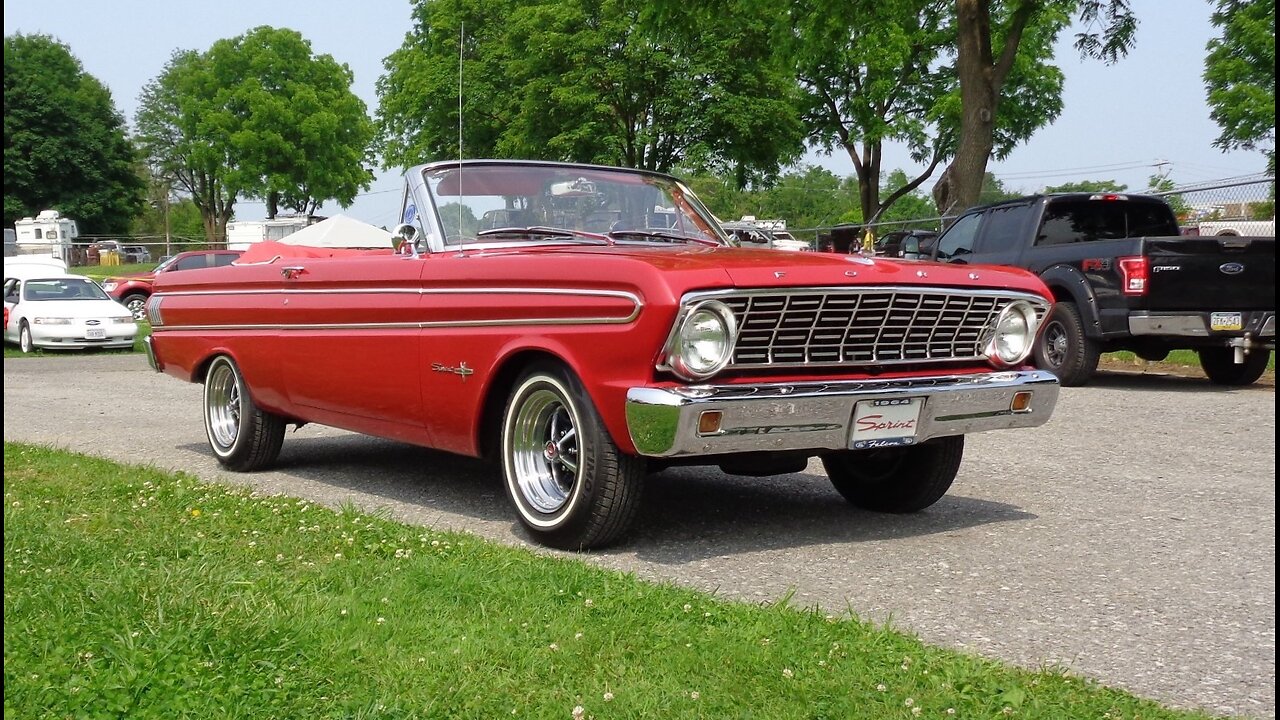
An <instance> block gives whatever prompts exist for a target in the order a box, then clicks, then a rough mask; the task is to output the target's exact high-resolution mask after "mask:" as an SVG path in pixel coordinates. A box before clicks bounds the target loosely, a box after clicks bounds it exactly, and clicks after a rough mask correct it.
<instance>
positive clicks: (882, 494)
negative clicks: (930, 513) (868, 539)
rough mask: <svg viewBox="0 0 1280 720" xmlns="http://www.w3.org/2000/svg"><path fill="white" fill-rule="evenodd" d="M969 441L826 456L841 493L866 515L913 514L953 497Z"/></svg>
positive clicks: (950, 440) (824, 460) (824, 463)
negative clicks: (951, 490) (951, 494)
mask: <svg viewBox="0 0 1280 720" xmlns="http://www.w3.org/2000/svg"><path fill="white" fill-rule="evenodd" d="M963 457H964V436H963V435H955V436H952V437H944V438H935V439H933V440H928V441H925V442H923V443H920V444H919V445H908V446H906V447H892V448H882V449H879V450H842V451H840V452H833V453H828V454H826V455H823V456H822V466H823V467H825V468H826V470H827V477H829V478H831V484H832V485H833V486H834V487H835V489H836V492H839V493H840V494H841V495H843V496H844V499H845V500H848V501H849V503H850V504H852V505H854V506H855V507H859V508H862V509H863V510H873V511H875V512H888V513H911V512H916V511H918V510H923V509H925V508H927V507H929V506H930V505H932V504H934V503H936V502H937V501H938V500H940V499H941V498H942V496H943V495H946V494H947V490H949V489H950V488H951V483H952V482H954V481H955V479H956V473H957V472H959V471H960V460H961V459H962V458H963Z"/></svg>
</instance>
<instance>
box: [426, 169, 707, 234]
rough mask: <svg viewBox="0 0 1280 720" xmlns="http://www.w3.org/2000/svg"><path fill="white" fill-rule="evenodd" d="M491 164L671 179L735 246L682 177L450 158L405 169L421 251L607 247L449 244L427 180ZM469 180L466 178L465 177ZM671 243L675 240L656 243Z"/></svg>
mask: <svg viewBox="0 0 1280 720" xmlns="http://www.w3.org/2000/svg"><path fill="white" fill-rule="evenodd" d="M491 166H527V167H537V168H566V169H572V168H579V169H585V170H600V171H606V172H623V173H638V174H641V175H647V176H649V177H654V178H658V179H661V180H663V181H665V182H670V183H672V184H673V185H675V186H677V187H679V188H680V191H681V192H682V193H684V195H685V199H686V200H687V201H688V203H689V207H690V208H691V209H692V210H693V212H694V213H695V214H697V215H698V218H699V219H700V220H701V221H702V222H704V223H706V225H707V227H709V228H712V229H713V231H714V232H715V235H716V238H715V239H716V240H718V241H719V242H720V243H721V245H723V246H725V247H729V246H731V243H730V242H729V237H728V235H727V234H725V231H724V229H723V228H721V227H720V223H719V221H718V220H717V219H716V217H715V215H713V214H712V213H711V211H710V210H708V209H707V207H706V205H704V204H703V203H702V200H701V199H699V198H698V196H697V194H695V193H694V192H693V190H691V189H690V188H689V187H688V186H687V185H685V184H684V183H683V182H681V181H680V180H679V179H677V178H675V177H672V176H671V175H666V174H664V173H658V172H653V171H650V170H637V169H635V168H625V167H615V166H611V165H592V164H587V163H564V162H552V161H547V160H447V161H440V162H434V163H426V164H423V165H415V166H413V167H411V168H409V169H408V170H407V171H406V172H405V187H406V192H405V194H406V197H404V199H403V200H402V201H401V212H402V213H403V211H404V208H405V207H407V206H408V205H412V206H413V207H414V209H415V213H414V217H413V218H412V219H409V218H403V219H402V220H403V222H406V223H410V224H413V225H415V226H416V227H417V229H418V232H419V240H418V251H419V252H421V253H449V252H460V251H462V250H467V249H472V248H474V249H484V250H495V249H508V248H532V247H607V246H605V245H601V244H598V243H594V242H589V241H587V240H585V236H584V238H582V239H579V238H564V239H552V238H548V239H546V240H537V241H521V242H512V241H510V240H484V239H477V240H476V241H474V242H467V243H454V244H445V241H444V238H445V235H444V224H443V222H442V221H441V219H440V212H439V209H438V208H437V207H436V198H435V196H434V195H433V194H432V193H431V189H430V187H429V185H428V183H427V175H428V174H429V173H432V172H435V171H437V170H443V169H449V168H457V167H461V168H463V172H464V173H465V171H466V169H467V168H472V167H491ZM464 182H465V180H464ZM690 243H692V244H695V245H699V244H700V243H698V242H697V241H696V240H690ZM625 244H626V245H628V246H632V247H634V246H636V245H640V244H644V243H637V242H630V241H628V242H627V243H625ZM654 244H655V245H657V244H662V245H667V246H670V245H671V243H665V242H664V243H654Z"/></svg>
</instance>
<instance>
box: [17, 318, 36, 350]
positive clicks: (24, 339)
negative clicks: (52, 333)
mask: <svg viewBox="0 0 1280 720" xmlns="http://www.w3.org/2000/svg"><path fill="white" fill-rule="evenodd" d="M18 349H19V350H21V351H22V352H24V353H30V352H31V351H33V350H35V349H36V344H35V341H33V340H32V339H31V326H30V325H28V324H27V321H26V320H23V321H22V325H21V326H20V327H19V329H18Z"/></svg>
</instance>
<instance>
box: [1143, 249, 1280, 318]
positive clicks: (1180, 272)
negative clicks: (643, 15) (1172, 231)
mask: <svg viewBox="0 0 1280 720" xmlns="http://www.w3.org/2000/svg"><path fill="white" fill-rule="evenodd" d="M1144 250H1145V254H1146V256H1147V261H1148V263H1149V266H1148V269H1149V273H1150V279H1149V280H1148V283H1147V293H1146V303H1145V304H1146V306H1147V309H1149V310H1155V311H1159V310H1264V309H1265V310H1272V309H1275V306H1276V239H1275V238H1273V237H1225V236H1223V237H1199V238H1196V237H1167V238H1145V240H1144Z"/></svg>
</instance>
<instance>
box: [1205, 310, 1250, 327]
mask: <svg viewBox="0 0 1280 720" xmlns="http://www.w3.org/2000/svg"><path fill="white" fill-rule="evenodd" d="M1209 329H1210V330H1243V329H1244V322H1243V321H1241V319H1240V313H1238V312H1216V313H1212V314H1210V315H1209Z"/></svg>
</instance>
